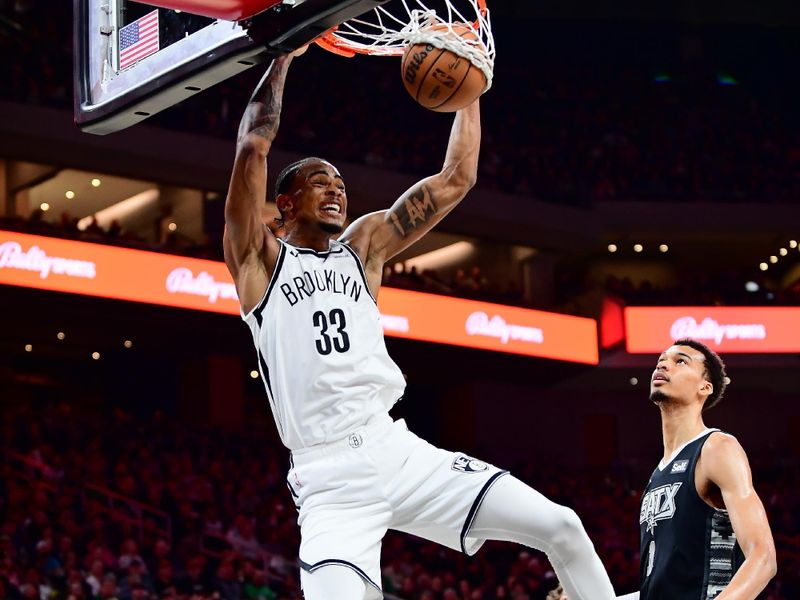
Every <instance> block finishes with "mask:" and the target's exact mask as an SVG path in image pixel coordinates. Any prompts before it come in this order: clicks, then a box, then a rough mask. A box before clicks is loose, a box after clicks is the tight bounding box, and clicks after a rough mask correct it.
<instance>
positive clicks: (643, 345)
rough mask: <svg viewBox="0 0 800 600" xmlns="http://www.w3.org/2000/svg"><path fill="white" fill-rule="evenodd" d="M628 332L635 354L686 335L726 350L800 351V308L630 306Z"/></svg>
mask: <svg viewBox="0 0 800 600" xmlns="http://www.w3.org/2000/svg"><path fill="white" fill-rule="evenodd" d="M625 332H626V337H625V340H626V341H625V343H626V347H627V350H628V352H630V353H631V354H642V353H651V352H652V353H659V352H662V351H663V350H664V349H666V348H668V347H669V346H670V345H671V344H672V342H673V341H675V340H677V339H680V338H686V337H688V338H694V339H696V340H699V341H701V342H703V343H704V344H706V345H707V346H708V347H709V348H712V349H713V350H714V351H716V352H720V353H749V354H764V353H783V352H800V308H794V307H783V306H768V307H761V306H759V307H754V306H748V307H742V306H711V307H702V306H681V307H672V306H670V307H651V306H647V307H644V306H636V307H627V308H626V309H625Z"/></svg>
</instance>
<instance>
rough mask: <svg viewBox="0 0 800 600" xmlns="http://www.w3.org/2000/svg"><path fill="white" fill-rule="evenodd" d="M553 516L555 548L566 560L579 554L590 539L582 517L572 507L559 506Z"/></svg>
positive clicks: (553, 543) (553, 545)
mask: <svg viewBox="0 0 800 600" xmlns="http://www.w3.org/2000/svg"><path fill="white" fill-rule="evenodd" d="M553 518H554V534H553V537H552V539H551V544H552V547H553V550H554V551H555V552H556V553H558V555H559V556H561V557H562V559H564V560H567V559H568V558H569V557H570V556H575V555H576V554H579V553H580V552H581V550H582V549H583V548H584V547H585V546H586V544H587V541H588V536H587V535H586V530H585V529H584V528H583V523H581V520H580V517H578V515H577V514H576V513H575V511H574V510H572V509H571V508H567V507H566V506H559V507H558V510H557V511H555V514H554V516H553Z"/></svg>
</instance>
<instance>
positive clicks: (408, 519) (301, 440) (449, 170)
mask: <svg viewBox="0 0 800 600" xmlns="http://www.w3.org/2000/svg"><path fill="white" fill-rule="evenodd" d="M292 58H293V57H292V56H285V57H280V58H277V59H276V60H275V61H274V62H273V63H272V65H271V66H270V68H269V70H268V71H267V73H266V74H265V76H264V79H262V81H261V83H259V85H258V87H257V88H256V90H255V92H254V94H253V97H252V98H251V100H250V103H249V104H248V106H247V109H246V111H245V114H244V117H243V118H242V122H241V125H240V128H239V136H238V142H237V148H236V159H235V163H234V167H233V174H232V176H231V183H230V190H229V192H228V198H227V201H226V205H225V222H226V230H225V239H224V247H225V261H226V263H227V265H228V268H229V269H230V271H231V274H232V275H233V278H234V280H235V282H236V289H237V290H238V293H239V299H240V302H241V309H242V315H243V318H244V320H245V321H246V322H247V324H248V325H249V326H250V328H251V330H252V333H253V340H254V342H255V346H256V350H257V354H258V361H259V368H260V371H261V376H262V378H263V380H264V385H265V388H266V393H267V397H268V399H269V402H270V406H271V409H272V413H273V416H274V418H275V422H276V425H277V427H278V431H279V433H280V436H281V439H282V441H283V443H284V444H285V445H286V447H287V448H288V449H289V450H290V451H291V461H292V464H291V468H290V471H289V474H288V484H289V489H290V491H291V494H292V496H293V498H294V501H295V503H296V504H297V507H298V510H299V519H298V522H299V525H300V533H301V543H300V565H301V585H302V587H303V591H304V593H305V597H306V598H307V599H309V600H320V599H324V600H360V599H362V598H380V597H382V592H381V587H380V586H381V571H380V548H381V540H382V539H383V536H384V534H385V533H386V531H387V529H395V530H399V531H404V532H408V533H412V534H415V535H418V536H420V537H423V538H426V539H429V540H432V541H435V542H438V543H440V544H443V545H445V546H448V547H450V548H453V549H456V550H461V551H463V552H465V553H467V554H473V553H474V552H476V551H477V550H478V548H479V547H480V546H481V544H482V543H483V542H484V541H485V540H486V539H495V540H509V541H514V542H518V543H521V544H525V545H527V546H531V547H534V548H538V549H540V550H543V551H544V552H546V553H547V554H548V556H549V558H550V561H551V563H552V564H553V567H554V568H555V570H556V571H557V573H558V576H559V578H560V580H561V582H562V583H563V585H564V587H565V589H566V590H567V591H568V593H569V595H570V598H572V600H608V599H610V598H613V597H614V593H613V590H612V587H611V583H610V582H609V580H608V577H607V575H606V573H605V571H604V569H603V567H602V564H601V562H600V560H599V558H598V557H597V555H596V553H595V551H594V548H593V546H592V544H591V542H590V540H589V538H588V537H587V535H586V533H585V531H584V530H583V527H582V525H581V522H580V520H579V519H578V517H577V516H576V515H575V513H574V512H573V511H572V510H570V509H568V508H565V507H562V506H559V505H557V504H554V503H552V502H550V501H549V500H547V499H546V498H544V497H543V496H542V495H541V494H539V493H538V492H536V491H535V490H533V489H532V488H530V487H528V486H527V485H525V484H523V483H522V482H521V481H519V480H518V479H516V478H514V477H512V476H510V475H507V474H506V472H505V471H501V470H499V469H497V468H496V467H494V466H492V465H489V464H487V463H485V462H481V461H479V460H475V459H473V458H471V457H469V456H466V455H464V454H461V453H454V452H447V451H444V450H440V449H437V448H435V447H433V446H431V445H430V444H428V443H427V442H425V441H423V440H422V439H420V438H418V437H417V436H415V435H414V434H413V433H411V432H409V431H408V429H407V427H406V425H405V423H404V422H403V421H393V420H392V419H391V417H390V416H389V412H388V411H389V409H390V408H391V407H392V405H393V404H394V403H395V402H396V401H397V400H398V399H399V398H400V397H401V396H402V395H403V390H404V388H405V381H404V378H403V375H402V373H401V372H400V370H399V369H398V367H397V366H396V365H395V363H394V362H393V361H392V360H391V358H389V355H388V354H387V352H386V346H385V343H384V339H383V330H382V328H381V323H380V314H379V312H378V309H377V305H376V302H375V298H376V297H377V295H378V291H379V288H380V284H381V275H382V273H383V265H384V263H385V262H386V261H387V260H388V259H390V258H391V257H393V256H395V255H396V254H398V253H399V252H402V251H403V250H404V249H406V248H408V247H409V246H410V245H411V244H413V243H414V242H415V241H417V240H418V239H420V238H421V237H422V236H423V235H424V234H425V233H427V232H428V231H430V229H431V228H432V227H433V226H434V225H435V224H436V223H438V222H439V221H440V220H441V219H442V218H443V217H444V216H445V215H446V214H447V213H449V212H450V211H451V210H452V209H453V208H454V207H455V206H456V205H457V204H458V203H459V202H460V201H461V199H462V198H463V197H464V195H465V194H466V193H467V191H468V190H469V189H470V187H471V186H472V185H473V184H474V182H475V177H476V172H477V164H478V149H479V146H480V117H479V109H478V103H477V102H475V103H474V104H473V105H471V106H469V107H467V108H465V109H463V110H461V111H459V112H458V113H457V114H456V117H455V121H454V123H453V127H452V132H451V135H450V141H449V145H448V147H447V153H446V156H445V161H444V166H443V168H442V170H441V171H440V172H439V173H438V174H436V175H433V176H432V177H428V178H426V179H423V180H422V181H420V182H419V183H417V184H416V185H415V186H413V187H412V188H411V189H410V190H408V191H407V192H406V193H404V194H403V195H402V196H401V197H400V198H399V199H398V200H397V201H396V202H395V203H394V205H392V207H391V208H389V209H388V210H385V211H381V212H376V213H372V214H368V215H366V216H364V217H361V218H360V219H358V220H356V221H355V222H353V223H352V224H351V225H350V226H349V227H348V228H347V230H346V231H344V232H343V233H342V230H343V227H344V223H345V219H346V215H347V203H348V198H347V193H346V190H345V183H344V180H343V178H342V176H341V175H340V174H339V172H338V171H337V170H336V168H335V167H334V166H333V165H332V164H330V163H329V162H327V161H325V160H322V159H319V158H306V159H304V160H301V161H299V162H296V163H294V164H292V165H290V166H289V167H287V168H286V169H284V171H283V172H282V173H280V175H278V177H277V181H276V186H275V187H276V195H275V200H276V203H277V206H278V210H279V211H280V213H281V219H280V221H281V223H282V231H281V233H280V236H276V235H275V234H274V233H273V232H272V231H271V229H270V228H269V227H266V226H265V225H264V223H263V222H262V208H263V206H264V203H265V201H266V194H267V181H266V158H267V154H268V153H269V150H270V146H271V144H272V141H273V139H274V138H275V134H276V132H277V129H278V121H279V116H280V111H281V98H282V95H283V87H284V81H285V77H286V73H287V69H288V67H289V65H290V63H291V61H292ZM312 85H313V84H312ZM315 93H316V92H315ZM320 101H321V102H323V101H324V99H321V100H320ZM376 191H378V190H376ZM339 234H341V237H339V239H338V240H337V239H334V238H335V237H336V236H338V235H339Z"/></svg>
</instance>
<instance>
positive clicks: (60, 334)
mask: <svg viewBox="0 0 800 600" xmlns="http://www.w3.org/2000/svg"><path fill="white" fill-rule="evenodd" d="M66 337H67V334H66V333H64V332H63V331H59V332H58V333H57V334H56V338H57V339H59V340H62V341H63V340H64V339H65V338H66Z"/></svg>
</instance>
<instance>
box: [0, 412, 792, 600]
mask: <svg viewBox="0 0 800 600" xmlns="http://www.w3.org/2000/svg"><path fill="white" fill-rule="evenodd" d="M2 416H3V419H2V425H1V426H0V434H2V437H1V438H0V443H2V450H3V455H4V459H3V464H2V469H3V471H2V477H1V478H0V597H2V598H10V599H14V600H16V599H30V600H56V599H58V600H95V599H102V600H116V599H118V600H156V599H162V598H175V599H186V600H210V599H221V600H300V599H301V595H300V590H299V582H298V566H297V563H296V555H297V548H298V542H299V538H298V530H297V527H296V512H295V508H294V506H293V505H292V502H291V496H290V495H289V492H288V490H287V488H286V484H285V480H284V477H285V471H286V463H287V456H286V452H285V450H283V449H282V448H278V447H277V446H273V445H272V444H270V443H268V442H265V441H264V435H263V432H261V431H260V430H259V429H258V428H257V427H254V426H253V425H252V424H251V425H250V429H247V430H244V431H241V430H236V431H228V432H225V431H220V430H212V429H208V428H201V427H196V426H195V427H191V426H187V425H181V424H179V423H178V422H177V421H175V420H173V419H172V418H170V417H168V416H166V415H164V414H161V413H156V414H155V415H153V416H149V417H142V416H138V417H137V416H133V415H132V414H129V413H126V412H123V411H121V410H119V409H117V410H115V411H114V412H113V413H109V414H104V415H103V414H96V413H95V414H90V413H83V412H79V411H77V410H76V409H75V408H74V407H71V406H70V404H69V403H67V402H61V403H59V404H57V405H53V406H51V407H49V408H46V409H45V408H36V409H34V408H32V407H31V405H30V404H26V405H24V406H16V407H13V408H12V407H11V406H9V405H7V406H6V407H5V408H4V412H3V415H2ZM261 426H271V425H269V424H266V423H264V424H263V425H261V424H259V427H261ZM787 464H788V465H790V464H791V463H783V464H777V463H776V462H775V460H774V458H771V459H770V460H769V462H767V463H764V464H761V463H760V462H759V461H758V460H754V471H755V473H756V476H757V479H758V487H759V491H760V494H761V497H762V498H763V499H764V502H765V504H766V507H767V510H768V512H769V516H770V519H771V523H772V527H773V531H774V533H775V538H776V543H777V545H778V559H779V563H780V565H779V575H778V577H777V578H776V579H775V580H774V581H773V582H772V584H771V585H770V587H769V589H768V591H767V592H765V593H764V594H763V595H762V596H760V598H761V599H762V600H793V599H795V598H798V597H800V517H799V516H798V515H800V494H798V489H797V487H796V485H794V481H796V477H797V475H798V473H797V467H796V465H795V467H794V471H792V468H791V466H787ZM514 472H515V474H516V475H517V476H518V477H520V478H521V479H523V480H525V481H527V482H529V483H531V484H532V485H534V486H535V487H536V488H537V489H539V490H540V491H542V493H544V494H546V495H547V496H549V497H550V498H552V499H553V500H555V501H557V502H561V503H563V504H566V505H569V506H572V507H573V508H574V509H575V510H576V511H577V513H578V514H579V515H580V516H581V517H582V519H583V521H584V524H585V526H586V527H587V531H588V532H589V535H590V537H591V538H592V539H593V541H594V543H595V546H596V548H597V550H598V552H599V554H600V556H601V558H602V559H603V562H604V564H605V566H606V568H607V569H608V571H609V574H610V576H611V578H612V581H613V582H614V584H615V586H616V588H617V589H618V590H628V591H629V590H633V589H635V587H636V582H637V578H638V550H637V547H638V527H637V518H636V516H637V515H638V502H639V484H640V483H641V481H644V480H645V479H646V477H645V478H642V476H641V474H637V475H636V476H635V478H632V477H631V474H630V472H629V471H628V469H626V468H622V467H618V468H615V469H612V470H611V471H609V470H608V469H603V470H598V471H594V470H591V471H576V470H569V469H564V468H560V467H559V466H558V465H554V464H543V463H541V462H537V463H536V464H533V463H522V464H519V465H517V466H516V468H515V469H514ZM633 480H635V481H636V483H634V484H632V483H631V481H633ZM98 489H101V490H108V491H109V492H113V493H115V494H118V495H119V496H115V498H117V502H116V504H115V506H116V508H114V509H109V508H108V503H107V502H106V501H105V499H104V498H105V496H103V495H102V494H99V495H98V493H96V490H98ZM120 498H121V499H122V500H121V501H120ZM133 501H138V502H141V503H144V504H145V505H147V506H148V507H149V512H146V513H145V514H144V517H143V518H140V516H141V513H140V512H139V509H140V506H139V505H135V504H134V503H133ZM137 507H138V508H137ZM159 514H163V515H166V517H167V518H168V520H169V526H165V525H164V524H163V522H159V521H158V519H157V518H156V517H157V516H158V515H159ZM148 515H149V516H148ZM382 556H383V560H382V565H383V585H384V588H385V591H386V592H387V598H401V599H403V600H412V599H420V600H500V599H503V600H543V599H544V598H545V596H546V595H547V593H548V592H549V591H550V590H552V589H553V588H555V587H556V585H557V581H556V580H555V576H554V573H553V572H552V570H551V567H550V565H549V563H548V562H547V560H546V558H545V556H544V555H543V554H541V553H539V552H536V551H533V550H529V549H525V548H521V547H519V546H515V545H513V544H502V543H494V542H490V543H487V544H486V545H485V547H484V548H483V549H482V550H481V552H480V553H478V554H477V555H476V556H475V557H471V558H470V557H466V556H464V555H462V554H460V553H456V552H453V551H450V550H447V549H444V548H442V547H439V546H436V545H435V544H432V543H429V542H425V541H423V540H420V539H417V538H412V537H410V536H405V535H400V534H393V533H390V534H389V535H388V536H387V538H386V540H385V543H384V546H383V555H382Z"/></svg>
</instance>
